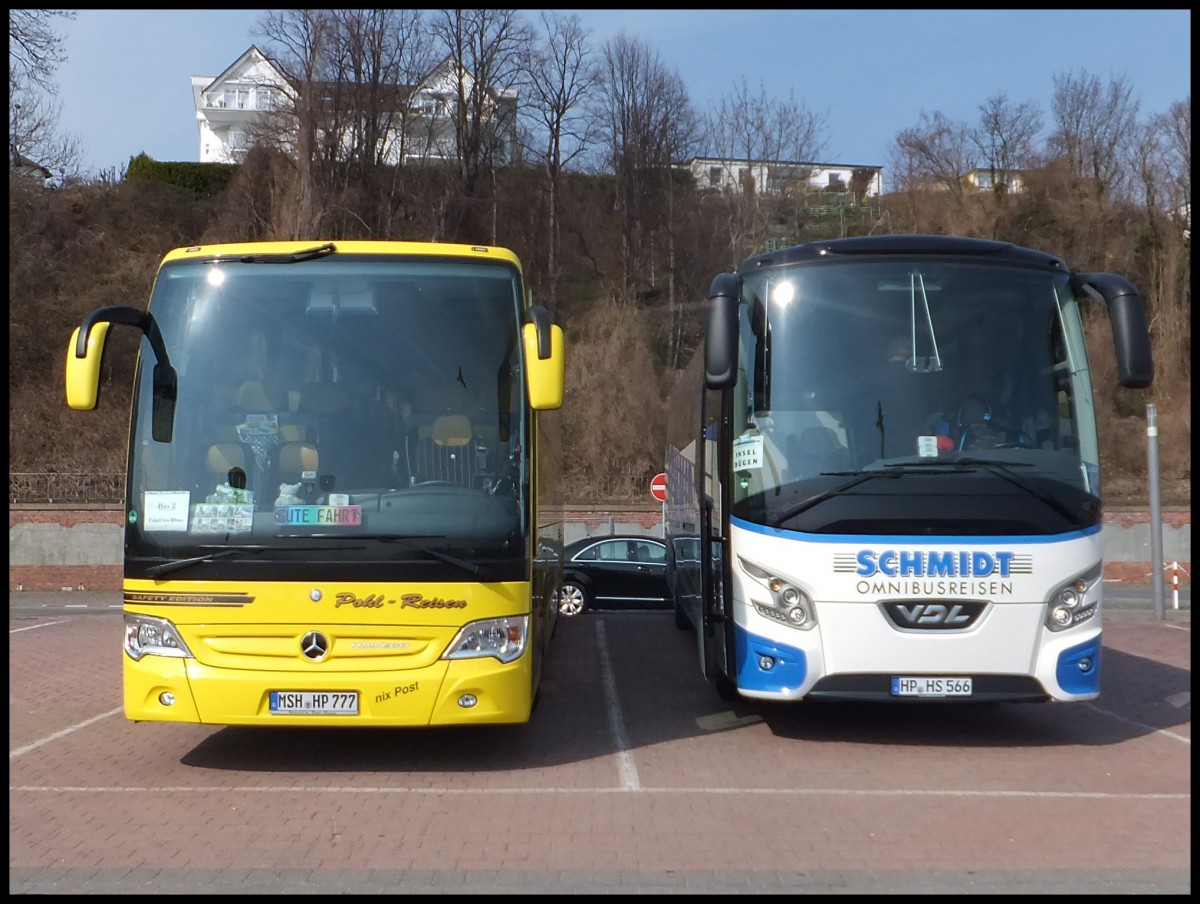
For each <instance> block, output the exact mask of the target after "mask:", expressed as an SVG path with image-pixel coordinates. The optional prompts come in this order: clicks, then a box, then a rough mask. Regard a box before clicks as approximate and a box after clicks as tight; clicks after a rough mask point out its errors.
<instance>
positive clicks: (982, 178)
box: [963, 166, 1025, 194]
mask: <svg viewBox="0 0 1200 904" xmlns="http://www.w3.org/2000/svg"><path fill="white" fill-rule="evenodd" d="M963 184H964V185H965V186H966V187H967V188H973V189H976V190H977V191H995V190H996V187H997V185H1000V186H1003V188H1004V191H1005V192H1007V193H1009V194H1018V193H1019V192H1023V191H1024V190H1025V171H1024V170H1017V169H992V168H991V167H990V166H985V167H977V168H976V169H972V170H968V171H967V174H966V175H965V176H963Z"/></svg>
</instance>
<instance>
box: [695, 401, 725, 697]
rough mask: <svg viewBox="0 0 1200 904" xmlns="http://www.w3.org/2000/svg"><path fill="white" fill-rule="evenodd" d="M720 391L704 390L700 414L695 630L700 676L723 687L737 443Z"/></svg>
mask: <svg viewBox="0 0 1200 904" xmlns="http://www.w3.org/2000/svg"><path fill="white" fill-rule="evenodd" d="M728 394H729V393H727V392H721V391H719V390H711V389H710V390H705V392H704V404H703V406H702V407H701V411H700V420H701V424H702V435H703V437H704V442H703V444H702V452H701V455H702V457H703V472H702V473H703V475H704V477H703V486H702V487H701V497H700V498H701V506H700V590H701V592H700V623H699V624H698V625H697V626H696V629H697V630H696V637H697V647H698V652H699V656H700V672H701V674H703V675H704V677H705V678H708V679H713V680H716V681H717V682H718V683H719V684H720V683H722V681H723V678H724V676H725V675H730V674H732V672H733V663H734V657H733V656H732V653H731V651H732V649H733V643H732V641H733V622H732V617H731V613H730V611H729V608H728V605H727V602H726V601H727V600H728V599H729V597H728V593H729V588H728V580H727V579H726V577H725V573H726V569H725V555H726V549H727V546H728V541H727V531H726V520H725V517H724V513H725V512H726V511H727V510H728V497H727V495H726V486H725V481H724V480H722V475H723V474H728V473H730V465H731V462H730V461H729V460H727V458H728V457H729V456H731V455H732V442H731V441H730V439H729V436H728V431H729V424H730V419H729V417H728V415H727V414H726V412H725V407H726V405H725V396H727V395H728Z"/></svg>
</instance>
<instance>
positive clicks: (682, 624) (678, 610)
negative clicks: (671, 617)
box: [675, 603, 692, 631]
mask: <svg viewBox="0 0 1200 904" xmlns="http://www.w3.org/2000/svg"><path fill="white" fill-rule="evenodd" d="M691 626H692V623H691V621H689V620H688V617H687V613H686V612H684V611H683V606H681V605H679V603H675V627H676V628H678V629H679V630H680V631H686V630H688V629H689V628H690V627H691Z"/></svg>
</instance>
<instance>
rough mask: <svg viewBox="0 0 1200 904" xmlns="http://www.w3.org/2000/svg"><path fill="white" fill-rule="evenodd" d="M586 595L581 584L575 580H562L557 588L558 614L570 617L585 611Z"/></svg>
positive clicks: (586, 604)
mask: <svg viewBox="0 0 1200 904" xmlns="http://www.w3.org/2000/svg"><path fill="white" fill-rule="evenodd" d="M587 607H588V595H587V591H586V590H584V589H583V585H582V584H578V583H576V582H575V581H563V584H562V587H560V588H559V590H558V614H559V615H565V616H566V617H567V618H572V617H573V616H576V615H582V614H583V613H584V612H585V611H587Z"/></svg>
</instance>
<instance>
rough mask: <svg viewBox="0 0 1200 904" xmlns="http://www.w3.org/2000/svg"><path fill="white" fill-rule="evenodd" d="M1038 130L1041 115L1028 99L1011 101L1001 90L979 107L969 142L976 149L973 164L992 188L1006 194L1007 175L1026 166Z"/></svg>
mask: <svg viewBox="0 0 1200 904" xmlns="http://www.w3.org/2000/svg"><path fill="white" fill-rule="evenodd" d="M1041 129H1042V114H1041V111H1039V110H1038V108H1037V105H1036V104H1034V103H1031V102H1028V101H1026V102H1024V103H1020V104H1013V103H1011V102H1010V101H1009V100H1008V97H1007V96H1006V94H1005V93H1004V92H1003V91H1001V92H1000V93H999V94H996V95H994V96H992V97H989V98H988V99H987V101H986V102H984V103H983V104H981V105H980V107H979V125H978V126H977V127H976V128H974V129H972V130H971V133H970V137H971V143H972V144H974V146H975V148H976V149H977V150H978V151H979V155H980V156H979V160H978V161H977V164H978V165H979V166H980V168H983V169H987V170H988V171H989V172H990V173H991V177H992V191H993V192H995V193H996V195H997V196H999V197H1003V196H1004V195H1005V194H1007V193H1008V191H1009V189H1010V188H1011V186H1010V185H1009V179H1010V175H1011V173H1012V172H1013V171H1014V170H1018V169H1022V168H1024V167H1026V166H1028V165H1029V163H1030V161H1031V160H1032V158H1033V142H1034V139H1035V138H1036V137H1037V134H1038V132H1040V131H1041Z"/></svg>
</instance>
